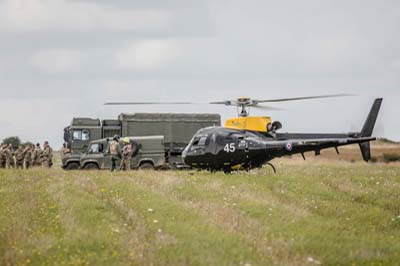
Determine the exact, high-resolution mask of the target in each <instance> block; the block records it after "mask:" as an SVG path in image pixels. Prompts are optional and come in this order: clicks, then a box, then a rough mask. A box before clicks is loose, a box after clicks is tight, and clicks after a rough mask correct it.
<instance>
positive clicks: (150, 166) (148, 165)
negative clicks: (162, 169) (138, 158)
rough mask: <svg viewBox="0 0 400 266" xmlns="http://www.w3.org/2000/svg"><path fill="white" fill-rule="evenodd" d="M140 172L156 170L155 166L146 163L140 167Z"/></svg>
mask: <svg viewBox="0 0 400 266" xmlns="http://www.w3.org/2000/svg"><path fill="white" fill-rule="evenodd" d="M139 169H140V170H154V165H153V164H152V163H150V162H144V163H142V164H140V166H139Z"/></svg>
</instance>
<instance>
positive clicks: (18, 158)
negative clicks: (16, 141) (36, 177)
mask: <svg viewBox="0 0 400 266" xmlns="http://www.w3.org/2000/svg"><path fill="white" fill-rule="evenodd" d="M24 157H25V152H24V149H23V148H22V145H19V146H18V149H17V151H16V152H15V165H16V168H17V169H24Z"/></svg>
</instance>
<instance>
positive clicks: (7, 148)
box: [0, 141, 53, 169]
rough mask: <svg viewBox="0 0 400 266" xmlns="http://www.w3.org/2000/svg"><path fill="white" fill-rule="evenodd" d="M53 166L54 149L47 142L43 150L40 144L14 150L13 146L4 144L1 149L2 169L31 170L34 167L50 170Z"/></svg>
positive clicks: (0, 166) (0, 165) (20, 146)
mask: <svg viewBox="0 0 400 266" xmlns="http://www.w3.org/2000/svg"><path fill="white" fill-rule="evenodd" d="M52 165H53V149H52V148H51V147H50V145H49V142H48V141H45V142H44V145H43V149H42V148H41V147H40V144H39V143H38V144H36V146H35V145H34V144H27V145H25V147H23V146H22V145H19V146H18V149H16V150H14V148H13V145H12V144H3V145H2V146H1V148H0V168H17V169H29V168H32V167H34V166H41V167H44V168H50V167H52Z"/></svg>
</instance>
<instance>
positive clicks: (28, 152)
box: [24, 145, 33, 169]
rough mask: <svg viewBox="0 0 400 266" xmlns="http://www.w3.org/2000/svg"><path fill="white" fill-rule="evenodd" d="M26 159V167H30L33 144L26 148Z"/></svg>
mask: <svg viewBox="0 0 400 266" xmlns="http://www.w3.org/2000/svg"><path fill="white" fill-rule="evenodd" d="M24 161H25V169H29V168H31V167H32V163H33V161H32V148H31V146H29V145H28V146H27V147H26V148H25V156H24Z"/></svg>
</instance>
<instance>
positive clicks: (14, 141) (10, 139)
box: [1, 137, 21, 150]
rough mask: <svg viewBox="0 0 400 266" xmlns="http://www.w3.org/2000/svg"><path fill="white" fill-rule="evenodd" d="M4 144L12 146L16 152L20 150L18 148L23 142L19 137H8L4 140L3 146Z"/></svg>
mask: <svg viewBox="0 0 400 266" xmlns="http://www.w3.org/2000/svg"><path fill="white" fill-rule="evenodd" d="M3 144H11V145H12V146H13V148H14V150H16V149H18V146H19V145H20V144H21V140H20V139H19V137H8V138H5V139H4V140H3V143H2V144H1V145H3Z"/></svg>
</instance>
